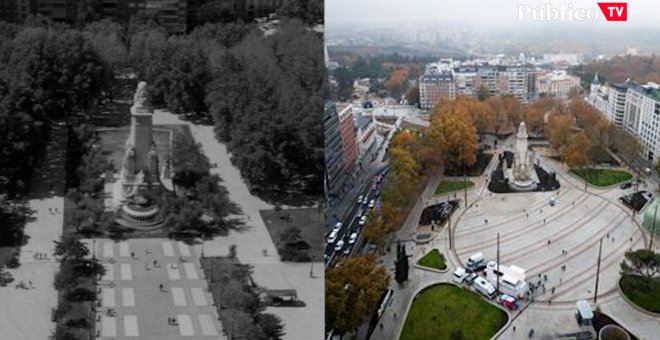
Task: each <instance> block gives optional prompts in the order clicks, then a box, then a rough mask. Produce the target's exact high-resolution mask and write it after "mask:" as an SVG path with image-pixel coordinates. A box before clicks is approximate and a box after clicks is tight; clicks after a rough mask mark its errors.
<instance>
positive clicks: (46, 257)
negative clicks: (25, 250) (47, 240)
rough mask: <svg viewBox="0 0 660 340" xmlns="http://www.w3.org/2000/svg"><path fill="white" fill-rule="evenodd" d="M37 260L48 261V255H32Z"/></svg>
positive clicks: (37, 253)
mask: <svg viewBox="0 0 660 340" xmlns="http://www.w3.org/2000/svg"><path fill="white" fill-rule="evenodd" d="M32 257H33V258H34V259H35V260H48V254H46V253H39V252H36V253H34V254H33V255H32Z"/></svg>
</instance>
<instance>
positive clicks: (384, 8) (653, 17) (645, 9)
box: [325, 0, 660, 30]
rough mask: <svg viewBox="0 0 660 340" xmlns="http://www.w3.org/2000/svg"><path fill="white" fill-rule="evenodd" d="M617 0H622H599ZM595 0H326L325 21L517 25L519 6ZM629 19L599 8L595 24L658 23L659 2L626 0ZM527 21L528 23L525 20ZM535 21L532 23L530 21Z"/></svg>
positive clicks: (587, 4) (331, 24)
mask: <svg viewBox="0 0 660 340" xmlns="http://www.w3.org/2000/svg"><path fill="white" fill-rule="evenodd" d="M600 1H601V2H618V1H623V0H600ZM597 2H598V1H596V0H591V1H585V0H565V1H543V0H535V1H528V0H455V1H447V0H326V1H325V22H326V25H327V26H326V27H327V28H328V29H330V30H332V29H333V28H340V27H342V26H347V25H348V26H350V25H351V24H400V23H413V22H436V23H461V24H465V25H469V26H474V27H477V28H478V27H489V26H491V27H492V26H500V27H508V26H512V25H519V24H521V22H520V21H519V20H518V5H519V4H526V5H530V6H532V7H533V8H534V7H536V6H538V5H539V4H540V3H542V4H546V3H550V4H552V6H553V7H558V6H559V5H560V4H562V3H563V4H572V5H573V8H595V9H598V5H597ZM627 3H628V22H606V21H605V18H603V16H602V13H600V10H598V13H599V16H600V20H599V21H598V22H591V24H595V25H594V28H595V27H598V26H604V25H608V26H609V27H613V26H614V25H620V26H630V25H635V26H636V25H638V24H639V25H644V26H649V25H653V26H660V1H658V0H629V1H627ZM526 23H530V22H526ZM531 23H532V24H534V23H535V22H531Z"/></svg>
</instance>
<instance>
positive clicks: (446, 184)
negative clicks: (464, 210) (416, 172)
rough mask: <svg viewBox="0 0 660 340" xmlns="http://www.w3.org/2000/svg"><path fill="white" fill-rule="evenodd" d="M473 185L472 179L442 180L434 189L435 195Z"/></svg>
mask: <svg viewBox="0 0 660 340" xmlns="http://www.w3.org/2000/svg"><path fill="white" fill-rule="evenodd" d="M473 186H474V182H472V181H442V182H440V184H438V187H437V188H436V189H435V194H436V195H442V194H446V193H448V192H452V191H457V190H462V189H464V188H471V187H473Z"/></svg>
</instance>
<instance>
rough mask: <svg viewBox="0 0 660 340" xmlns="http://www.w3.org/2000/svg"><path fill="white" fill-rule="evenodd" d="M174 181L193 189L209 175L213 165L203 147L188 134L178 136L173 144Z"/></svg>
mask: <svg viewBox="0 0 660 340" xmlns="http://www.w3.org/2000/svg"><path fill="white" fill-rule="evenodd" d="M172 164H173V167H174V177H173V178H172V181H173V182H174V183H175V184H176V185H180V186H183V187H184V188H193V187H195V184H196V183H198V182H199V181H200V180H201V179H202V178H203V177H205V176H207V175H208V174H209V169H210V167H211V164H210V162H209V159H208V157H206V155H204V153H203V152H202V145H201V144H200V143H197V142H195V140H194V139H192V138H191V137H190V136H189V135H187V134H177V135H176V136H175V138H174V141H173V142H172Z"/></svg>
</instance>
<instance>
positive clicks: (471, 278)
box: [464, 273, 478, 286]
mask: <svg viewBox="0 0 660 340" xmlns="http://www.w3.org/2000/svg"><path fill="white" fill-rule="evenodd" d="M477 276H478V275H477V273H470V274H468V276H467V277H466V278H465V281H464V282H465V283H466V284H467V285H468V286H471V285H472V284H473V283H474V279H476V278H477Z"/></svg>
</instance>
